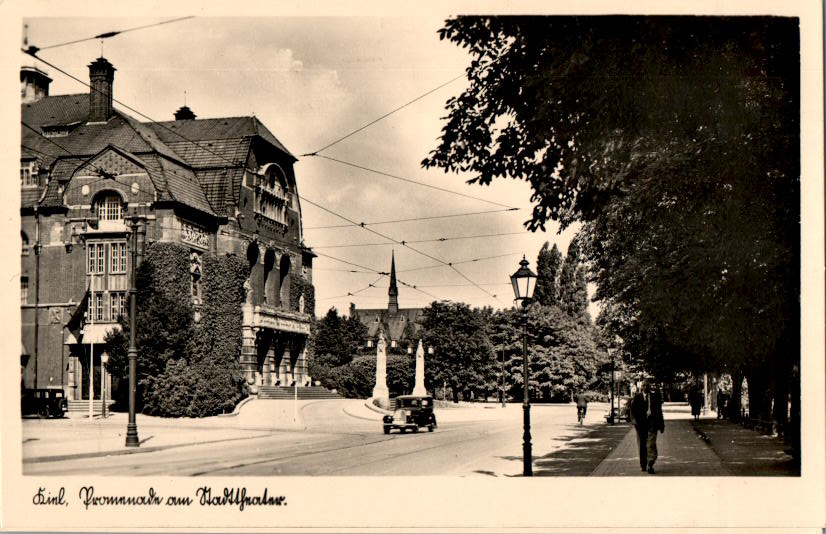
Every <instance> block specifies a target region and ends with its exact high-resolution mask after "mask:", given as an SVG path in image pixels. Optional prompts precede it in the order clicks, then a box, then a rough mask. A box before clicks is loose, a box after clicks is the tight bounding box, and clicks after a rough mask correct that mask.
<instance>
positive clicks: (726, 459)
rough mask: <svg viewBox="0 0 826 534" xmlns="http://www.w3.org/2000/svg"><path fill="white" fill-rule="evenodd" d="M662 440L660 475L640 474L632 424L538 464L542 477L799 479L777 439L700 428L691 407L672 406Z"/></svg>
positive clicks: (599, 432) (707, 421)
mask: <svg viewBox="0 0 826 534" xmlns="http://www.w3.org/2000/svg"><path fill="white" fill-rule="evenodd" d="M664 412H665V414H664V415H665V419H666V423H665V432H664V433H662V434H659V436H658V438H657V450H658V453H659V454H658V458H657V462H656V464H655V465H654V469H655V470H656V474H654V475H649V474H648V473H646V472H643V471H642V470H641V469H640V464H639V456H638V452H637V450H638V449H637V443H636V433H635V431H634V427H633V426H631V425H630V424H628V423H623V424H621V425H616V426H611V425H602V426H601V427H600V428H597V429H595V430H593V431H592V432H590V433H589V434H588V435H586V436H584V437H583V438H579V439H574V440H571V441H570V442H569V443H568V444H567V445H566V446H565V447H564V448H563V449H561V450H558V451H555V452H553V453H551V454H549V455H546V456H544V457H542V458H537V459H535V460H534V465H535V469H534V474H535V475H536V476H642V477H651V476H799V475H800V469H799V467H798V466H797V464H796V463H795V462H794V460H793V459H792V457H791V456H789V455H788V454H787V453H786V452H785V449H786V446H785V444H784V443H783V442H782V440H779V439H777V438H775V437H772V436H766V435H762V434H760V433H758V432H755V431H753V430H750V429H746V428H743V427H742V426H740V425H738V424H735V423H731V422H729V421H723V420H718V419H716V414H715V413H714V412H711V411H709V412H707V413H706V414H705V415H703V416H702V417H701V418H700V420H699V421H698V422H695V421H694V420H693V418H692V417H691V415H690V413H689V408H688V406H685V405H680V404H667V405H666V406H665V407H664Z"/></svg>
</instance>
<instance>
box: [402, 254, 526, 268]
mask: <svg viewBox="0 0 826 534" xmlns="http://www.w3.org/2000/svg"><path fill="white" fill-rule="evenodd" d="M521 254H522V252H508V253H506V254H497V255H495V256H485V257H483V258H473V259H470V260H462V261H454V262H452V263H453V265H461V264H464V263H475V262H477V261H484V260H493V259H497V258H507V257H508V256H518V255H521ZM442 267H446V265H444V264H441V263H439V264H436V265H425V266H423V267H413V268H411V269H400V270H399V271H398V272H400V273H409V272H413V271H426V270H428V269H440V268H442Z"/></svg>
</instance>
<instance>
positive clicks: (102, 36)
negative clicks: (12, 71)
mask: <svg viewBox="0 0 826 534" xmlns="http://www.w3.org/2000/svg"><path fill="white" fill-rule="evenodd" d="M192 18H195V17H194V15H190V16H187V17H179V18H176V19H170V20H164V21H162V22H155V23H152V24H145V25H143V26H135V27H134V28H127V29H125V30H117V31H111V32H104V33H101V34H98V35H95V36H94V37H86V38H83V39H76V40H74V41H67V42H65V43H58V44H53V45H49V46H44V47H42V48H38V47H36V46H30V47H29V48H28V50H33V51H34V53H37V52H39V51H41V50H49V49H51V48H58V47H60V46H68V45H73V44H77V43H83V42H85V41H94V40H96V39H108V38H110V37H115V36H116V35H120V34H122V33H127V32H133V31H137V30H143V29H146V28H154V27H155V26H162V25H164V24H171V23H173V22H179V21H182V20H186V19H192Z"/></svg>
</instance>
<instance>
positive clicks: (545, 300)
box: [533, 241, 562, 306]
mask: <svg viewBox="0 0 826 534" xmlns="http://www.w3.org/2000/svg"><path fill="white" fill-rule="evenodd" d="M548 246H549V243H548V242H547V241H545V244H544V245H542V248H541V249H540V250H539V255H538V256H537V258H536V289H534V292H533V298H534V300H536V301H537V302H539V303H540V304H542V305H543V306H551V305H554V304H556V303H557V302H559V270H560V268H561V266H562V254H560V252H559V248H558V247H557V246H556V243H554V246H553V248H551V249H550V250H549V249H548Z"/></svg>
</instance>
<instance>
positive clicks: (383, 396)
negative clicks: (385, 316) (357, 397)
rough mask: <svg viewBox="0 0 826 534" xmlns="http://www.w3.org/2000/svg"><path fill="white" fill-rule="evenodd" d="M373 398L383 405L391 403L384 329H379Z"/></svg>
mask: <svg viewBox="0 0 826 534" xmlns="http://www.w3.org/2000/svg"><path fill="white" fill-rule="evenodd" d="M373 398H374V399H377V400H378V402H379V404H380V405H381V406H383V407H386V406H389V405H390V392H389V391H388V389H387V343H386V342H385V341H384V331H379V341H378V343H377V344H376V386H375V387H374V388H373Z"/></svg>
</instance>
